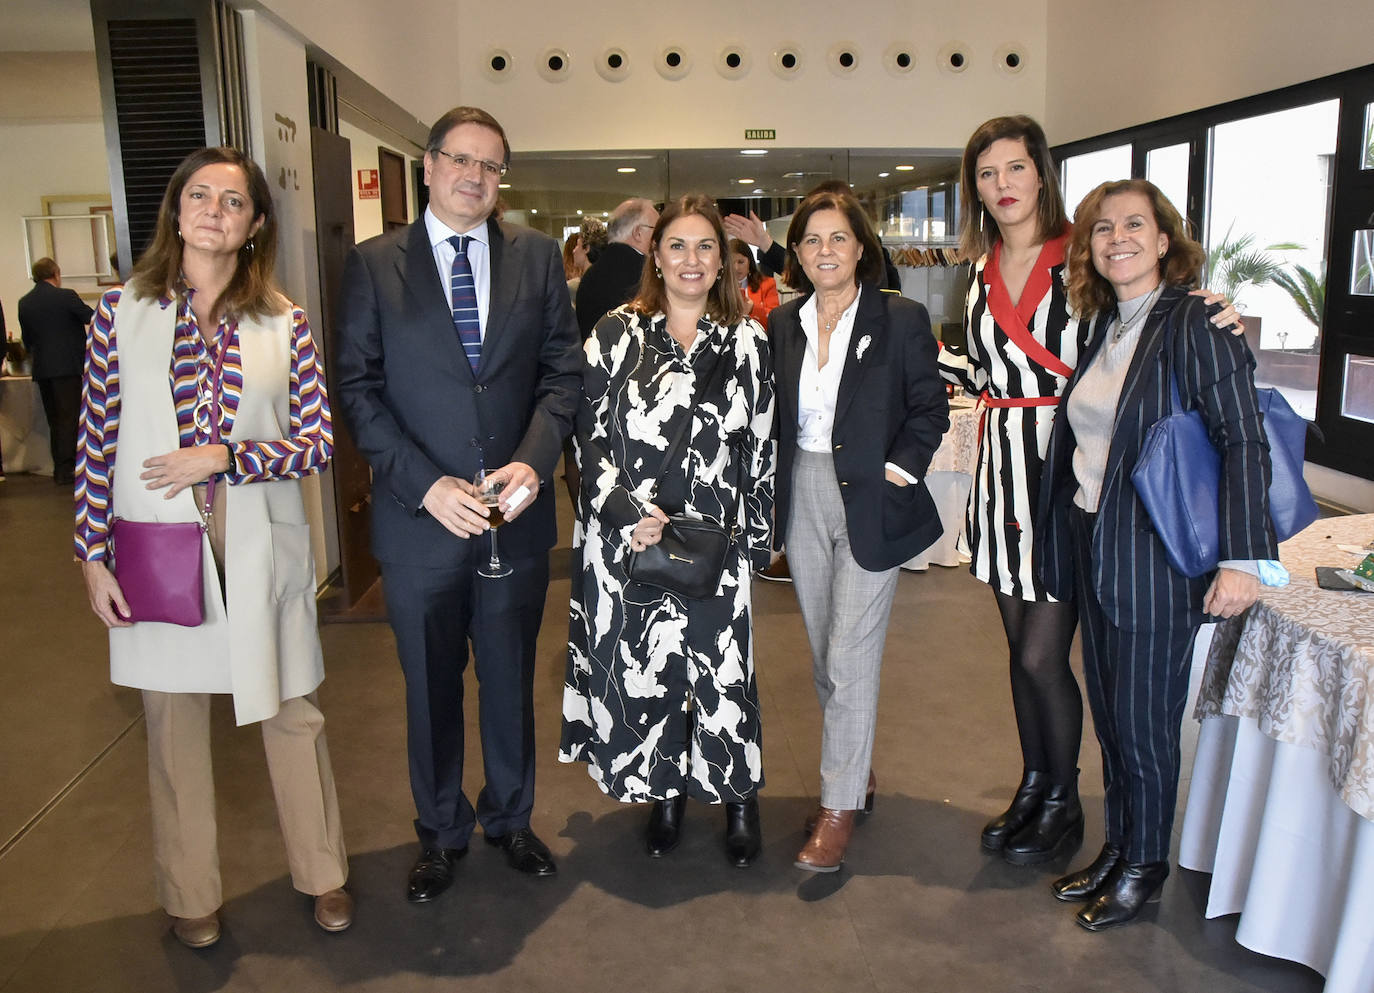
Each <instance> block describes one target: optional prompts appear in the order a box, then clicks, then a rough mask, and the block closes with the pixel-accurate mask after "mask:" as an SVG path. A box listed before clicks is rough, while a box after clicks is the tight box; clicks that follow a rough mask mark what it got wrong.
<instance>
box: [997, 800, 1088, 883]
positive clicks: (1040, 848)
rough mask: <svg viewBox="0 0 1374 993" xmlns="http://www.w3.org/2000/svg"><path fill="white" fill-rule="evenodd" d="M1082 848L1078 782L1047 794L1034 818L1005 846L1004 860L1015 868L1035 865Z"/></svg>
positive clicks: (1008, 840) (1003, 847)
mask: <svg viewBox="0 0 1374 993" xmlns="http://www.w3.org/2000/svg"><path fill="white" fill-rule="evenodd" d="M1081 844H1083V807H1082V805H1081V804H1080V803H1079V802H1078V782H1077V781H1076V780H1075V781H1074V782H1072V783H1069V784H1068V785H1067V786H1051V787H1050V788H1049V789H1048V790H1046V791H1045V797H1044V799H1043V800H1041V801H1040V809H1039V810H1038V811H1036V813H1035V816H1034V817H1032V818H1031V819H1030V820H1029V821H1027V822H1026V826H1025V827H1023V828H1022V829H1021V830H1020V831H1017V832H1016V833H1015V834H1013V835H1012V836H1011V837H1010V838H1008V839H1007V842H1006V844H1005V845H1003V846H1002V858H1004V859H1006V860H1007V861H1008V862H1010V863H1011V864H1012V865H1036V864H1038V863H1040V862H1048V861H1050V860H1051V859H1056V858H1058V857H1059V856H1061V855H1067V854H1069V853H1070V852H1073V851H1077V850H1078V846H1079V845H1081Z"/></svg>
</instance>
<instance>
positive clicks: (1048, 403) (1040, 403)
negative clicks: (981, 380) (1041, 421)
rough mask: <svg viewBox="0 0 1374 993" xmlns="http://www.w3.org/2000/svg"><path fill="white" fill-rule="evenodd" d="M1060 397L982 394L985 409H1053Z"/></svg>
mask: <svg viewBox="0 0 1374 993" xmlns="http://www.w3.org/2000/svg"><path fill="white" fill-rule="evenodd" d="M1060 399H1061V398H1060V397H993V396H988V395H987V394H986V393H984V394H983V397H982V400H983V406H985V407H1054V406H1057V405H1058V403H1059V401H1060Z"/></svg>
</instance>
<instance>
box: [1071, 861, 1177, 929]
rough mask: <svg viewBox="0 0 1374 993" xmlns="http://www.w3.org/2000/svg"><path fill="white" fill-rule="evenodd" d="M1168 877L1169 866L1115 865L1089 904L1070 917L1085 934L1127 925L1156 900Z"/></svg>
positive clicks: (1131, 863)
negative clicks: (1081, 927) (1086, 931)
mask: <svg viewBox="0 0 1374 993" xmlns="http://www.w3.org/2000/svg"><path fill="white" fill-rule="evenodd" d="M1168 876H1169V863H1168V861H1167V860H1166V861H1164V862H1118V863H1117V864H1116V867H1115V868H1114V869H1112V871H1111V873H1110V874H1109V875H1108V876H1107V881H1106V882H1105V883H1103V884H1102V888H1101V889H1100V890H1098V891H1097V896H1096V897H1095V898H1094V899H1093V902H1092V903H1090V904H1088V906H1087V907H1085V908H1084V909H1083V910H1080V911H1079V912H1078V913H1077V914H1075V915H1074V920H1076V921H1077V922H1078V923H1079V924H1080V925H1081V926H1083V927H1085V928H1087V929H1088V930H1089V931H1105V930H1107V929H1108V928H1113V927H1120V926H1121V925H1122V924H1129V923H1131V921H1133V920H1135V919H1136V917H1137V916H1139V914H1140V911H1141V910H1143V909H1144V907H1145V904H1147V903H1154V902H1155V901H1157V900H1158V899H1159V891H1160V888H1161V887H1163V885H1164V880H1165V879H1166V878H1168Z"/></svg>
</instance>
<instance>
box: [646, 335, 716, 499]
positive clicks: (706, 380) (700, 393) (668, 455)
mask: <svg viewBox="0 0 1374 993" xmlns="http://www.w3.org/2000/svg"><path fill="white" fill-rule="evenodd" d="M724 361H725V349H724V348H722V349H721V350H720V352H719V353H718V354H717V355H716V359H715V361H714V362H712V363H711V368H710V369H709V370H708V371H707V373H706V374H705V375H704V376H702V377H701V378H700V379H698V380H697V388H696V390H695V391H694V392H693V394H692V406H691V407H689V408H688V409H687V416H686V417H684V418H683V419H682V423H681V424H679V425H678V426H677V430H676V431H674V432H673V440H672V441H670V442H668V448H667V450H666V451H665V452H664V453H663V463H662V464H661V465H660V466H659V467H658V472H656V473H655V474H654V486H653V489H651V490H650V491H649V495H650V496H651V497H652V496H654V495H656V494H657V493H658V485H659V483H661V482H662V481H663V474H664V473H665V472H667V471H668V466H669V465H671V464H672V461H673V455H674V454H675V453H676V452H677V448H678V445H679V444H680V443H681V441H682V439H683V438H684V437H686V435H687V428H688V426H689V425H690V424H691V423H692V413H693V411H695V410H696V409H697V407H699V406H700V405H701V399H702V397H704V396H705V395H706V387H707V386H708V385H710V382H711V380H712V379H714V378H715V376H716V371H717V370H718V369H719V368H720V364H721V363H722V362H724Z"/></svg>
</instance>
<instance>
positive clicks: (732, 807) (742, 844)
mask: <svg viewBox="0 0 1374 993" xmlns="http://www.w3.org/2000/svg"><path fill="white" fill-rule="evenodd" d="M762 849H763V831H762V830H761V829H760V827H759V798H758V797H756V796H751V797H750V798H749V799H748V800H745V801H744V802H743V803H727V804H726V805H725V857H726V858H728V859H729V860H730V864H731V865H733V866H735V867H737V868H740V869H747V868H749V866H751V865H753V864H754V859H756V858H758V857H759V852H760V851H761V850H762Z"/></svg>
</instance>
